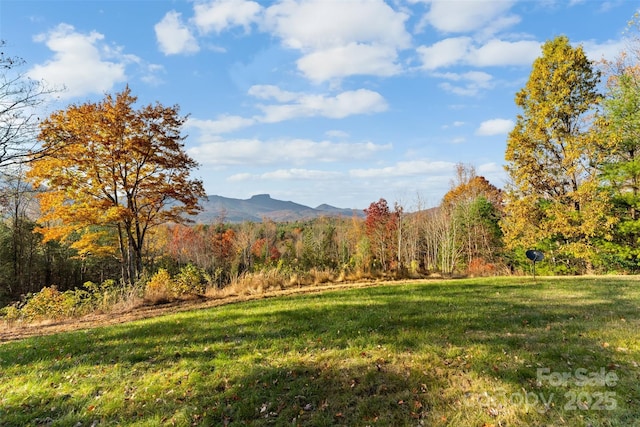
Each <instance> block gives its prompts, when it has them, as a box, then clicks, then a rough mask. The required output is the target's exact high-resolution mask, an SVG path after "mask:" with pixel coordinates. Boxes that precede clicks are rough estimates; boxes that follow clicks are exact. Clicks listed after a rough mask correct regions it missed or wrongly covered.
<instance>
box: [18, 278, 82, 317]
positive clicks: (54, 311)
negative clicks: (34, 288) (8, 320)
mask: <svg viewBox="0 0 640 427" xmlns="http://www.w3.org/2000/svg"><path fill="white" fill-rule="evenodd" d="M71 303H72V301H71V299H70V298H68V297H65V295H63V293H62V292H60V291H59V290H58V288H57V287H55V286H50V287H44V288H42V289H41V290H40V292H37V293H35V294H29V295H28V296H27V299H26V301H25V303H24V305H23V306H22V307H21V308H20V313H21V315H22V316H21V317H23V318H24V319H27V320H36V319H59V318H62V317H65V316H68V315H69V314H70V312H71V311H72V308H73V307H69V305H71Z"/></svg>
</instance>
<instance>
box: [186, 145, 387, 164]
mask: <svg viewBox="0 0 640 427" xmlns="http://www.w3.org/2000/svg"><path fill="white" fill-rule="evenodd" d="M390 149H391V145H390V144H386V145H378V144H374V143H372V142H357V143H343V142H331V141H312V140H308V139H282V140H275V141H268V142H267V141H261V140H259V139H237V140H224V141H213V142H208V143H204V144H201V145H199V146H197V147H193V148H191V149H190V150H188V151H189V155H191V156H192V157H193V158H194V159H196V160H197V161H198V162H199V163H201V164H203V165H210V166H230V165H267V164H280V163H293V164H296V165H301V164H304V163H307V162H314V163H317V162H347V161H353V160H358V159H366V158H369V157H370V156H372V155H373V154H375V153H378V152H380V151H386V150H390Z"/></svg>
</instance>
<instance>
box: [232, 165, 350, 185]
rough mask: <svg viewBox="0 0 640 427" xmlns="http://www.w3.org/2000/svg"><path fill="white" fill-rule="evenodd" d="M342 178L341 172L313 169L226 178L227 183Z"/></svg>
mask: <svg viewBox="0 0 640 427" xmlns="http://www.w3.org/2000/svg"><path fill="white" fill-rule="evenodd" d="M342 176H344V174H343V173H342V172H335V171H324V170H314V169H296V168H293V169H278V170H275V171H271V172H265V173H262V174H249V173H240V174H235V175H231V176H230V177H229V178H227V180H228V181H234V182H239V181H264V180H272V181H296V182H297V181H315V182H317V181H323V180H335V179H336V178H340V177H342Z"/></svg>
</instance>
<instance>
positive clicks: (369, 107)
mask: <svg viewBox="0 0 640 427" xmlns="http://www.w3.org/2000/svg"><path fill="white" fill-rule="evenodd" d="M248 94H249V95H251V96H253V97H255V98H258V99H261V100H264V101H270V100H274V101H277V102H279V103H275V104H258V105H256V108H258V109H259V110H260V111H261V112H262V114H259V115H255V116H253V117H242V116H236V115H221V116H218V117H217V118H216V119H214V120H202V119H195V118H190V119H189V120H188V122H187V123H186V125H187V126H189V127H191V128H195V129H198V130H199V131H200V132H201V133H202V136H201V139H207V138H211V137H215V136H216V135H220V134H222V133H228V132H233V131H236V130H239V129H242V128H245V127H248V126H253V125H255V124H258V123H278V122H283V121H286V120H292V119H295V118H299V117H326V118H330V119H343V118H345V117H348V116H352V115H356V114H373V113H379V112H383V111H386V110H387V108H388V105H387V102H386V101H385V99H384V98H383V97H382V95H380V94H379V93H378V92H374V91H371V90H368V89H358V90H353V91H346V92H341V93H339V94H337V95H335V96H329V95H315V94H305V93H302V92H288V91H284V90H282V89H280V88H279V87H277V86H273V85H255V86H252V87H251V88H249V91H248Z"/></svg>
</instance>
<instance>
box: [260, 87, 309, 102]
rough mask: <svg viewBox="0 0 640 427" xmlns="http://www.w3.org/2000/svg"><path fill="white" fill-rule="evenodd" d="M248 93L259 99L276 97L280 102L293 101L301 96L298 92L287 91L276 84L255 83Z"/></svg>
mask: <svg viewBox="0 0 640 427" xmlns="http://www.w3.org/2000/svg"><path fill="white" fill-rule="evenodd" d="M248 93H249V95H251V96H253V97H255V98H258V99H275V100H276V101H278V102H291V101H294V100H295V99H296V98H298V97H299V95H298V94H297V93H294V92H287V91H285V90H282V89H280V88H279V87H278V86H274V85H253V86H251V87H250V88H249V92H248Z"/></svg>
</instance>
